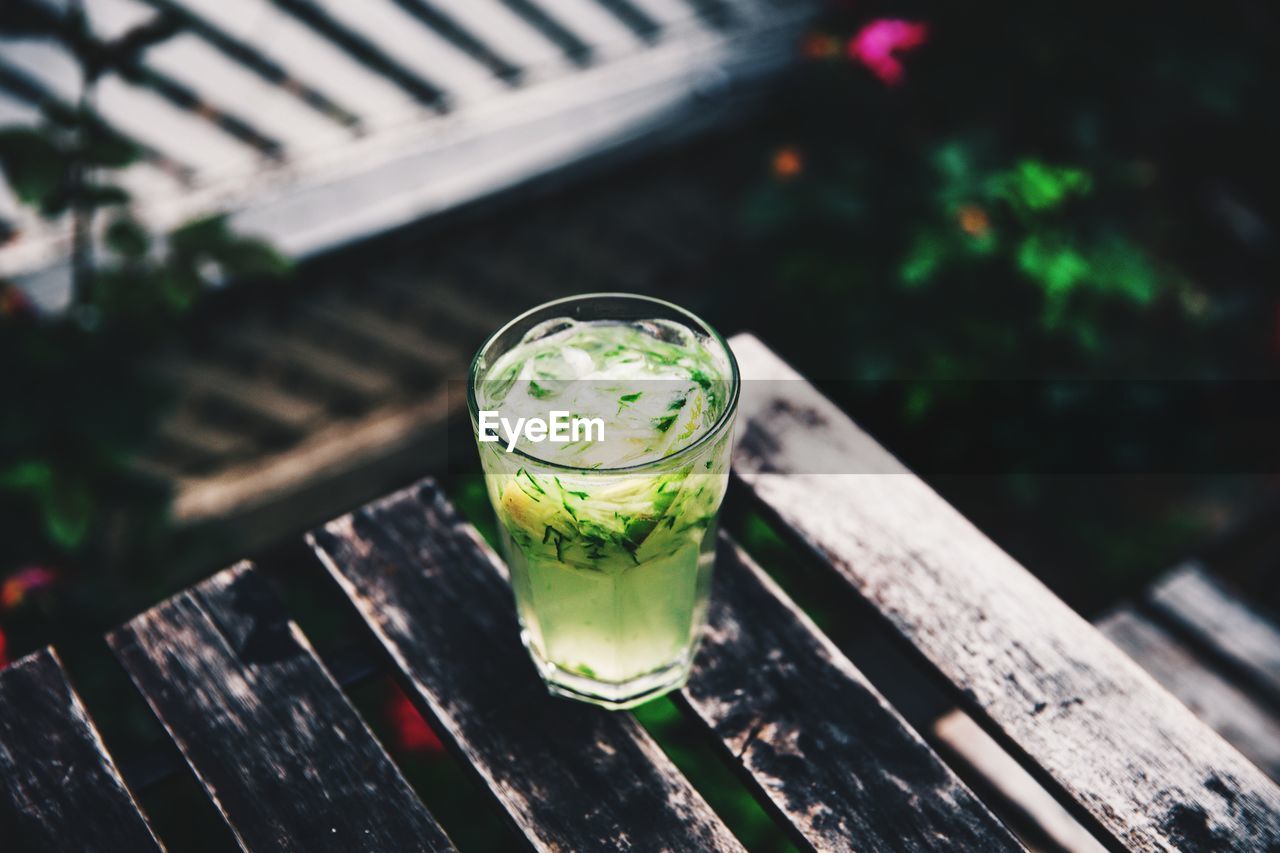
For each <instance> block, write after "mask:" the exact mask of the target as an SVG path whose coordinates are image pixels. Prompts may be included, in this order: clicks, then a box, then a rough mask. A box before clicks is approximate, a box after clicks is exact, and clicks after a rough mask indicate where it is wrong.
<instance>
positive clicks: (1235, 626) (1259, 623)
mask: <svg viewBox="0 0 1280 853" xmlns="http://www.w3.org/2000/svg"><path fill="white" fill-rule="evenodd" d="M1150 601H1151V603H1152V604H1153V605H1155V607H1156V608H1157V609H1158V610H1159V611H1160V612H1161V613H1162V614H1163V615H1165V616H1167V617H1168V618H1170V619H1172V620H1173V621H1174V622H1175V623H1176V624H1177V625H1178V627H1179V628H1182V629H1183V630H1184V631H1186V632H1187V633H1189V634H1191V635H1192V636H1193V637H1195V639H1196V640H1197V641H1198V642H1200V643H1202V644H1204V645H1205V646H1206V647H1208V649H1209V650H1210V651H1211V652H1213V653H1214V654H1216V655H1218V656H1220V657H1223V658H1225V659H1226V660H1227V661H1228V662H1229V663H1231V664H1232V666H1233V667H1235V668H1236V669H1237V670H1238V671H1239V672H1240V674H1242V675H1243V676H1244V677H1245V678H1247V679H1248V680H1249V681H1250V682H1251V683H1252V684H1253V685H1254V686H1255V687H1257V688H1258V689H1259V690H1262V691H1264V692H1265V693H1266V694H1267V695H1268V696H1270V697H1271V699H1272V700H1273V701H1274V702H1276V703H1277V704H1280V627H1277V626H1276V625H1275V624H1274V623H1272V622H1270V621H1268V620H1267V619H1265V618H1263V617H1262V616H1261V615H1259V614H1258V613H1255V612H1254V611H1253V610H1252V609H1251V608H1249V607H1248V606H1247V605H1245V604H1244V603H1243V602H1241V601H1240V600H1239V599H1237V598H1236V597H1235V596H1233V595H1232V594H1231V593H1230V592H1228V591H1227V590H1226V589H1224V588H1223V587H1222V586H1221V585H1220V584H1218V582H1217V581H1215V580H1214V579H1213V578H1211V577H1210V576H1209V575H1207V574H1206V573H1205V572H1204V571H1202V570H1201V569H1200V567H1198V566H1196V565H1194V564H1192V565H1186V566H1181V567H1179V568H1177V569H1174V570H1173V571H1171V572H1169V574H1167V575H1165V576H1164V577H1163V578H1162V579H1161V580H1160V582H1159V583H1157V584H1156V586H1155V588H1154V589H1153V590H1151V593H1150Z"/></svg>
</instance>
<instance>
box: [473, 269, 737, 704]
mask: <svg viewBox="0 0 1280 853" xmlns="http://www.w3.org/2000/svg"><path fill="white" fill-rule="evenodd" d="M738 392H739V377H738V366H737V363H736V361H735V360H734V357H733V353H732V352H731V351H730V349H729V346H728V344H727V343H725V341H724V339H723V338H722V337H721V336H720V335H719V334H718V333H717V332H716V331H715V330H714V329H712V328H711V327H710V326H709V325H707V324H706V323H705V322H703V321H702V320H700V319H698V318H697V317H696V316H694V315H693V314H691V313H689V312H688V311H685V310H684V309H682V308H679V307H677V306H675V305H672V304H671V303H668V302H664V301H662V300H659V299H653V298H650V297H645V296H637V295H631V294H614V293H604V294H587V295H583V296H574V297H569V298H567V299H560V300H557V301H554V302H549V303H547V304H545V305H542V306H540V307H538V308H534V309H533V310H531V311H528V312H526V313H524V314H522V315H520V316H519V317H517V318H515V319H514V320H512V321H511V322H510V323H508V324H507V325H506V326H504V327H503V328H501V329H500V330H498V331H497V332H496V333H495V334H494V335H493V336H492V337H491V338H490V339H489V340H488V341H487V342H486V343H485V344H484V345H483V346H482V347H481V348H480V351H479V352H478V353H477V354H476V357H475V359H474V361H473V362H472V365H471V372H470V377H469V381H468V393H467V402H468V409H469V410H470V414H471V419H472V425H473V427H474V428H475V431H476V437H477V445H478V447H479V452H480V459H481V465H482V467H483V470H484V473H485V481H486V485H487V488H488V492H489V498H490V500H491V501H492V503H493V507H494V511H495V512H496V514H497V516H498V521H499V525H498V526H499V530H500V536H501V546H502V550H503V553H504V556H505V557H506V560H507V564H508V566H509V567H510V571H511V584H512V587H513V589H514V591H515V599H516V608H517V611H518V613H519V618H520V627H521V637H522V639H523V641H524V644H525V647H526V648H527V649H528V650H529V654H530V655H531V656H532V658H533V661H534V664H535V665H536V666H537V669H538V672H539V673H540V674H541V675H542V678H543V680H544V681H545V682H546V684H547V686H548V688H549V689H550V690H551V692H552V693H555V694H558V695H562V696H568V697H572V698H575V699H580V700H584V701H587V702H593V703H595V704H598V705H602V706H604V707H607V708H629V707H633V706H635V705H638V704H640V703H641V702H644V701H646V700H648V699H651V698H654V697H656V696H659V695H661V694H663V693H666V692H667V691H670V690H672V689H674V688H677V687H680V686H681V685H683V684H684V682H685V680H686V679H687V678H688V675H689V668H690V665H691V663H692V660H693V655H694V652H695V651H696V649H697V644H698V639H699V635H700V633H701V629H702V624H703V621H704V618H705V615H706V609H707V597H708V593H709V591H710V581H711V567H712V563H713V561H714V558H715V541H716V521H717V515H718V512H719V509H720V503H721V500H722V499H723V497H724V492H725V487H726V485H727V482H728V475H729V457H730V450H731V448H730V441H731V433H732V429H733V420H734V415H735V413H736V410H737V402H738ZM522 419H523V420H522ZM539 419H540V420H542V421H543V422H545V423H546V424H549V425H550V426H549V428H547V429H540V428H534V427H529V428H527V429H525V430H524V431H523V432H522V431H521V429H520V426H521V424H525V425H528V424H533V423H535V422H536V421H537V420H539Z"/></svg>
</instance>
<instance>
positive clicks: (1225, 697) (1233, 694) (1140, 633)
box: [1098, 607, 1280, 780]
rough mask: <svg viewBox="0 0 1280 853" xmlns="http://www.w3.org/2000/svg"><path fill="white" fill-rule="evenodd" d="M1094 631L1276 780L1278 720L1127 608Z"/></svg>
mask: <svg viewBox="0 0 1280 853" xmlns="http://www.w3.org/2000/svg"><path fill="white" fill-rule="evenodd" d="M1098 630H1100V631H1101V632H1102V633H1103V634H1105V635H1106V636H1107V638H1108V639H1109V640H1111V642H1113V643H1115V644H1116V645H1117V646H1119V647H1120V648H1121V649H1123V650H1124V652H1125V653H1126V654H1127V655H1129V657H1131V658H1133V659H1134V660H1136V661H1137V662H1138V663H1139V664H1141V665H1142V668H1143V669H1145V670H1146V671H1147V672H1149V673H1151V674H1152V675H1153V676H1155V679H1156V681H1159V682H1160V683H1161V684H1163V685H1164V686H1165V687H1166V688H1168V690H1169V692H1170V693H1172V694H1173V695H1174V696H1177V697H1178V699H1179V700H1181V701H1182V703H1183V704H1184V705H1186V706H1187V707H1188V708H1190V709H1191V710H1192V711H1194V712H1195V714H1196V716H1197V717H1199V718H1200V719H1202V720H1204V721H1205V722H1206V723H1208V724H1209V725H1210V726H1212V727H1213V728H1214V730H1215V731H1217V732H1218V734H1220V735H1222V736H1223V737H1224V738H1226V739H1227V740H1228V741H1230V742H1231V743H1232V745H1234V746H1235V748H1236V749H1238V750H1240V751H1241V752H1242V753H1244V755H1245V756H1246V757H1247V758H1249V760H1251V761H1252V762H1253V763H1254V764H1257V765H1258V766H1259V767H1260V768H1262V770H1264V771H1265V772H1266V773H1267V775H1269V776H1270V777H1271V778H1272V779H1276V780H1280V721H1277V720H1276V719H1275V718H1274V717H1273V716H1272V715H1271V714H1270V713H1269V712H1268V711H1267V709H1265V708H1263V707H1262V706H1260V705H1259V704H1258V703H1257V702H1255V701H1253V700H1252V699H1250V698H1249V696H1248V695H1247V694H1245V693H1243V692H1241V691H1240V690H1239V689H1238V688H1237V687H1235V686H1233V685H1232V684H1231V683H1230V682H1229V681H1227V680H1226V679H1224V678H1223V677H1222V676H1220V675H1218V674H1217V673H1215V672H1213V671H1212V670H1211V669H1208V668H1207V667H1206V666H1205V665H1204V664H1203V663H1201V662H1200V661H1199V660H1197V659H1196V657H1195V655H1194V654H1192V652H1191V651H1190V650H1188V649H1187V648H1185V647H1184V646H1182V645H1181V644H1180V643H1179V642H1178V641H1177V640H1176V639H1175V638H1173V637H1172V636H1170V635H1169V634H1168V633H1166V632H1165V631H1162V630H1161V629H1160V628H1159V627H1158V626H1156V625H1155V624H1153V623H1152V622H1150V621H1149V620H1147V619H1145V618H1143V617H1142V616H1140V615H1139V614H1138V612H1137V611H1136V610H1134V609H1133V608H1131V607H1122V608H1120V609H1119V610H1116V611H1115V612H1114V613H1111V614H1109V615H1108V616H1107V617H1106V618H1104V619H1103V620H1102V621H1100V622H1099V623H1098Z"/></svg>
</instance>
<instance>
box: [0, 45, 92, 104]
mask: <svg viewBox="0 0 1280 853" xmlns="http://www.w3.org/2000/svg"><path fill="white" fill-rule="evenodd" d="M0 61H2V62H4V63H6V64H8V65H11V66H13V67H14V68H16V69H18V70H19V71H22V72H23V73H25V74H26V75H27V76H29V77H31V78H33V79H34V80H35V81H36V82H38V83H40V84H41V85H42V86H44V87H45V88H46V89H48V90H49V92H50V93H51V94H53V95H54V96H56V97H58V98H59V99H61V100H63V101H65V102H66V103H68V104H74V103H76V102H77V101H78V100H79V99H80V89H81V81H82V79H83V77H82V75H81V73H80V66H79V64H78V63H77V62H76V60H75V57H73V56H72V55H71V54H70V53H69V52H68V51H67V50H66V48H64V47H62V45H60V44H58V43H57V42H55V41H53V40H52V39H36V38H12V37H4V38H0Z"/></svg>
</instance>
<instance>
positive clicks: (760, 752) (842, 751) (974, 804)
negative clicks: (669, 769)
mask: <svg viewBox="0 0 1280 853" xmlns="http://www.w3.org/2000/svg"><path fill="white" fill-rule="evenodd" d="M680 696H681V699H682V700H683V702H684V703H685V704H686V705H687V706H688V707H689V709H690V710H692V712H693V713H694V714H695V715H696V716H697V717H698V718H699V719H700V720H701V721H702V722H703V723H704V724H705V725H706V726H707V727H708V728H709V729H710V730H711V731H712V732H713V733H714V734H715V735H716V737H718V738H719V739H720V740H721V741H722V742H723V744H724V746H725V747H726V748H727V749H728V751H729V753H730V754H731V755H732V756H733V761H734V762H735V763H736V764H738V765H740V766H741V767H742V769H744V770H745V771H746V774H747V776H748V777H749V778H750V779H752V780H753V781H754V782H755V784H756V785H757V786H758V787H759V789H760V790H761V791H762V792H763V793H764V795H765V796H766V797H767V798H768V799H769V800H770V801H771V802H772V804H773V806H774V808H775V809H776V810H777V811H778V812H779V813H780V814H781V815H782V816H783V818H784V819H785V820H786V821H787V822H788V823H789V824H790V825H791V826H792V827H793V828H794V829H795V830H796V832H797V833H798V834H799V835H800V836H801V837H803V838H804V839H805V841H806V842H807V843H808V844H809V845H812V847H813V848H814V849H817V850H833V851H835V850H880V849H884V850H887V849H893V850H902V851H906V850H936V849H938V848H939V847H940V846H946V847H949V848H952V849H966V850H1013V849H1021V845H1020V844H1018V842H1017V841H1016V840H1014V838H1013V836H1011V835H1010V834H1009V832H1008V830H1006V829H1005V828H1004V826H1003V825H1002V824H1001V823H1000V821H999V820H997V819H996V818H995V817H994V816H993V815H992V814H991V813H990V812H989V811H987V809H986V807H985V806H983V805H982V803H980V802H979V801H978V799H977V798H976V797H975V796H974V795H973V793H972V792H971V791H970V790H969V789H968V788H966V787H965V786H964V784H963V783H962V782H961V781H960V780H959V779H957V778H956V777H955V775H954V774H953V773H952V772H951V771H950V770H949V769H948V768H947V766H946V765H945V764H944V763H943V762H942V760H941V759H940V758H938V756H937V755H935V754H934V752H933V750H931V749H930V748H929V747H928V746H927V745H926V744H925V742H924V741H923V740H922V739H921V738H920V736H919V735H918V734H916V733H915V732H914V731H912V730H911V728H910V727H909V726H908V725H907V724H906V722H905V721H904V720H903V719H902V718H901V717H900V716H898V714H897V712H896V711H894V710H893V709H892V708H891V707H890V706H889V704H888V702H887V701H885V699H884V697H882V696H881V695H880V694H879V693H878V692H877V691H876V689H875V688H874V687H872V686H871V684H870V683H869V682H868V681H867V680H866V678H865V677H864V676H863V675H862V673H861V672H859V671H858V670H857V668H856V667H854V665H853V664H852V663H851V662H850V661H849V659H848V658H846V657H845V656H844V655H843V654H842V653H841V652H840V651H839V650H838V649H837V648H835V646H834V645H833V644H832V643H831V641H830V640H828V639H827V638H826V637H825V636H823V635H822V634H821V633H820V632H819V631H818V629H817V627H815V626H814V625H813V623H812V622H810V621H809V618H808V617H807V616H805V615H804V613H803V612H802V611H801V610H800V609H799V608H798V607H796V605H795V604H794V603H792V602H791V600H790V599H788V598H787V596H786V593H784V592H782V590H781V589H779V588H778V586H777V585H776V584H775V583H774V582H773V581H772V580H771V579H770V578H769V577H768V575H766V574H765V573H764V572H763V571H762V570H761V569H760V568H759V567H758V566H756V565H755V564H754V563H753V562H752V561H751V560H750V558H749V557H747V556H746V554H744V553H743V552H742V551H741V550H740V549H738V548H736V547H734V546H733V545H732V544H731V543H730V542H729V541H728V540H727V539H724V540H722V541H721V543H720V548H719V553H718V555H717V560H716V578H715V589H714V592H713V595H712V598H711V608H710V613H709V616H708V628H707V634H706V637H705V639H704V640H703V645H702V649H701V650H700V651H699V653H698V658H697V663H696V666H695V667H694V671H693V674H692V676H691V677H690V679H689V685H688V686H687V687H686V688H685V689H684V690H683V691H682V692H681V694H680Z"/></svg>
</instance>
